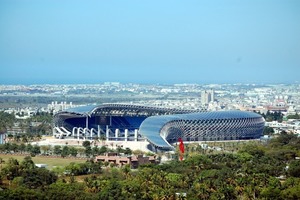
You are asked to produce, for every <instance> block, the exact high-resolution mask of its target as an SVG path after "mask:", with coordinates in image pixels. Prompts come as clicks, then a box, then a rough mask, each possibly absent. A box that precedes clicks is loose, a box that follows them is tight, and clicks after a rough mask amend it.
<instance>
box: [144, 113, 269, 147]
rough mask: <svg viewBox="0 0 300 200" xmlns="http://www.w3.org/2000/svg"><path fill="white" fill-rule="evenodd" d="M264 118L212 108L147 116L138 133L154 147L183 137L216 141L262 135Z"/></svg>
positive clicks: (169, 145)
mask: <svg viewBox="0 0 300 200" xmlns="http://www.w3.org/2000/svg"><path fill="white" fill-rule="evenodd" d="M264 124H265V120H264V118H263V117H262V116H261V115H259V114H256V113H252V112H246V111H215V112H203V113H192V114H182V115H169V116H157V117H149V118H147V119H145V121H143V123H142V124H141V126H140V134H141V135H142V136H144V137H146V138H147V140H148V141H149V142H150V143H151V144H153V145H154V146H155V147H158V148H170V147H171V143H175V142H178V138H182V139H183V141H220V140H245V139H257V138H260V137H261V136H262V132H263V129H264Z"/></svg>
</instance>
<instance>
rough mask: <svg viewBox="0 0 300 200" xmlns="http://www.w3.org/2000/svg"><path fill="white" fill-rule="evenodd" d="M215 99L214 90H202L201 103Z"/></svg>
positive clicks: (207, 102)
mask: <svg viewBox="0 0 300 200" xmlns="http://www.w3.org/2000/svg"><path fill="white" fill-rule="evenodd" d="M214 101H215V95H214V91H213V90H204V91H202V92H201V103H202V104H203V105H205V104H209V103H210V102H214Z"/></svg>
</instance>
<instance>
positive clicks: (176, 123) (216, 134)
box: [53, 104, 265, 150]
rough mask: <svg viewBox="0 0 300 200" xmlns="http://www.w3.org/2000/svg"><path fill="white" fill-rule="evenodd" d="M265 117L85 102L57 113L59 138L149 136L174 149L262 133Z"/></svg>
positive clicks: (158, 145) (160, 145) (154, 143)
mask: <svg viewBox="0 0 300 200" xmlns="http://www.w3.org/2000/svg"><path fill="white" fill-rule="evenodd" d="M264 122H265V121H264V118H263V117H262V116H261V115H259V114H256V113H252V112H246V111H214V112H203V111H200V110H198V111H195V110H194V111H191V110H182V109H168V108H159V107H150V106H141V105H131V104H103V105H100V106H94V105H90V106H83V107H76V108H72V109H68V110H65V111H61V112H59V113H57V114H56V115H55V116H54V128H53V134H54V136H55V137H56V138H65V137H71V138H76V139H78V140H79V139H95V138H98V139H100V138H102V139H104V138H105V140H106V141H141V140H145V139H146V140H147V141H148V142H149V143H150V146H151V149H155V150H158V149H159V150H172V149H174V147H173V146H172V144H173V143H176V142H178V138H182V139H183V141H220V140H248V139H257V138H260V137H261V136H262V132H263V129H264Z"/></svg>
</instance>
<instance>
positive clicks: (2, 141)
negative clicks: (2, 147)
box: [0, 133, 6, 144]
mask: <svg viewBox="0 0 300 200" xmlns="http://www.w3.org/2000/svg"><path fill="white" fill-rule="evenodd" d="M5 139H6V134H5V133H0V144H5Z"/></svg>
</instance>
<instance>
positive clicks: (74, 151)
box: [69, 147, 78, 157]
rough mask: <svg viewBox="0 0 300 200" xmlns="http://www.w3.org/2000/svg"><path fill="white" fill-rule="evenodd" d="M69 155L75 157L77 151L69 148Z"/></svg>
mask: <svg viewBox="0 0 300 200" xmlns="http://www.w3.org/2000/svg"><path fill="white" fill-rule="evenodd" d="M69 153H70V154H71V156H74V157H76V156H77V153H78V150H77V149H76V148H75V147H70V148H69Z"/></svg>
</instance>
